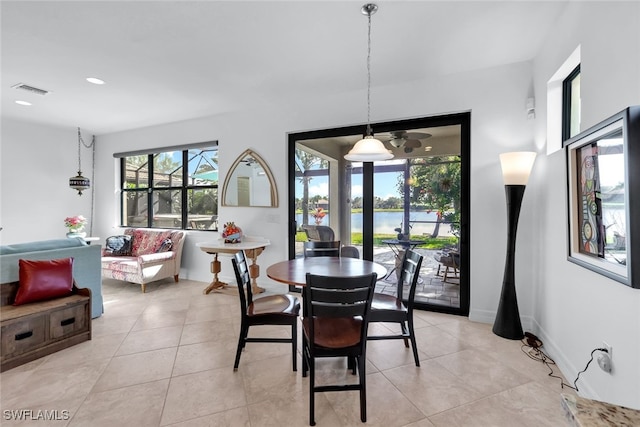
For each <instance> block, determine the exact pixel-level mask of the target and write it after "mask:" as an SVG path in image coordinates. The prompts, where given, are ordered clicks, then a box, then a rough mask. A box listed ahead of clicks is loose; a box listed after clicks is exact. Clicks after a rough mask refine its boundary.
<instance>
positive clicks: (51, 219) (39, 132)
mask: <svg viewBox="0 0 640 427" xmlns="http://www.w3.org/2000/svg"><path fill="white" fill-rule="evenodd" d="M82 138H83V139H84V141H85V142H86V143H87V144H89V143H90V142H91V133H90V131H88V130H83V131H82ZM81 155H82V173H83V176H85V177H88V178H90V177H91V150H89V149H86V148H84V147H82V148H81ZM77 172H78V130H77V129H75V128H52V127H49V126H39V125H34V124H31V123H25V122H19V121H11V120H5V119H4V118H3V119H2V142H1V148H0V194H1V197H0V203H1V205H0V226H1V227H2V231H1V232H0V242H1V243H2V244H3V245H6V244H11V243H20V242H29V241H34V240H48V239H59V238H65V234H66V232H67V229H66V228H65V226H64V219H65V218H66V217H68V216H75V215H83V216H84V217H85V218H90V215H91V193H90V192H86V193H83V195H82V196H78V192H77V191H75V190H72V189H71V188H69V178H70V177H72V176H76V175H77ZM90 226H91V224H87V227H86V229H85V231H89V228H90Z"/></svg>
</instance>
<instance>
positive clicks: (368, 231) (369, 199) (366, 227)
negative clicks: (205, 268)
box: [287, 112, 471, 316]
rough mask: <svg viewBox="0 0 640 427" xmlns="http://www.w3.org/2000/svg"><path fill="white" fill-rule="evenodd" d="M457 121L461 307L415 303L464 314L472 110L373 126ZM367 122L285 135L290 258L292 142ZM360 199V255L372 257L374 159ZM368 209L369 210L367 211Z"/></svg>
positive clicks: (359, 128)
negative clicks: (361, 220)
mask: <svg viewBox="0 0 640 427" xmlns="http://www.w3.org/2000/svg"><path fill="white" fill-rule="evenodd" d="M451 125H460V159H461V179H462V182H461V183H460V184H461V195H460V198H461V200H460V248H459V250H460V307H459V308H456V307H445V306H439V305H435V304H426V303H418V302H417V301H416V307H417V308H421V309H426V310H430V311H438V312H443V313H451V314H458V315H463V316H468V315H469V303H470V298H469V297H470V295H469V294H470V286H469V285H470V279H469V268H470V265H471V263H470V255H471V254H470V245H469V243H470V242H469V236H470V218H469V217H470V208H469V203H470V199H471V195H470V191H469V185H470V182H471V176H470V171H471V165H470V162H471V112H462V113H452V114H445V115H441V116H431V117H421V118H414V119H404V120H394V121H389V122H379V123H373V124H372V127H373V129H374V130H375V131H376V132H380V133H382V132H391V131H395V130H405V129H416V128H429V127H439V126H451ZM365 131H366V124H363V125H354V126H344V127H339V128H332V129H320V130H313V131H306V132H292V133H289V134H288V135H287V139H288V146H287V156H288V161H287V164H288V171H289V173H288V201H289V202H288V211H289V219H288V228H289V236H288V237H289V239H288V240H289V241H288V245H289V246H288V247H289V259H293V258H295V236H296V220H295V197H296V196H295V194H296V192H295V185H296V184H295V183H296V177H295V146H296V142H297V141H301V140H310V139H319V138H336V137H341V136H348V135H357V134H362V135H364V133H365ZM362 186H363V189H362V192H363V194H362V196H363V197H362V199H363V209H362V211H363V218H362V219H363V223H362V239H363V242H362V243H363V254H362V258H363V259H366V260H373V163H371V162H365V163H363V177H362ZM368 212H371V214H370V215H369V214H368Z"/></svg>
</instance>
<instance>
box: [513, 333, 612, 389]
mask: <svg viewBox="0 0 640 427" xmlns="http://www.w3.org/2000/svg"><path fill="white" fill-rule="evenodd" d="M542 346H543V344H542V341H540V339H539V338H538V337H536V336H535V335H533V334H532V333H531V332H525V336H524V338H523V339H522V346H521V347H520V349H521V350H522V352H523V353H524V354H526V355H527V356H529V358H531V359H533V360H535V361H538V362H542V363H543V364H544V365H545V366H546V367H547V368H548V369H549V374H548V375H549V376H550V377H552V378H558V379H559V380H560V387H561V388H564V387H569V388H570V389H573V390H575V391H579V390H578V384H577V383H578V379H579V378H580V374H582V373H583V372H585V371H586V370H587V369H588V368H589V365H590V364H591V362H593V354H594V353H595V352H596V351H602V352H605V353H608V351H607V349H606V348H596V349H594V350H593V351H592V352H591V358H590V359H589V361H588V362H587V366H585V367H584V369H583V370H582V371H580V372H578V375H577V376H576V379H575V381H574V382H573V386H570V385H569V384H567V383H565V382H564V379H563V378H562V377H561V376H558V375H555V373H554V371H553V368H552V367H551V366H552V365H556V362H555V361H554V360H553V359H552V358H551V357H549V356H548V355H547V354H546V353H545V352H544V351H542V350H541V347H542ZM525 349H528V350H525Z"/></svg>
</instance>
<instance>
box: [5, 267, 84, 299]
mask: <svg viewBox="0 0 640 427" xmlns="http://www.w3.org/2000/svg"><path fill="white" fill-rule="evenodd" d="M18 267H19V273H18V274H19V278H20V279H19V280H20V284H19V286H18V292H17V293H16V299H15V301H14V302H13V305H21V304H26V303H29V302H36V301H42V300H47V299H51V298H57V297H63V296H67V295H69V294H70V293H71V291H72V288H73V258H61V259H50V260H42V261H31V260H26V259H21V260H18Z"/></svg>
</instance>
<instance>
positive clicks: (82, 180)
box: [69, 128, 96, 196]
mask: <svg viewBox="0 0 640 427" xmlns="http://www.w3.org/2000/svg"><path fill="white" fill-rule="evenodd" d="M95 142H96V137H95V135H94V136H93V139H92V140H91V144H89V145H87V144H85V143H84V141H83V140H82V135H81V134H80V128H78V175H77V176H72V177H71V178H69V187H71V188H72V189H74V190H76V191H77V192H78V196H82V192H83V191H84V190H87V189H88V188H89V187H90V186H91V180H90V179H89V178H86V177H84V176H82V163H81V156H80V144H81V143H82V145H84V146H85V147H87V148H91V147H95ZM94 150H95V148H94ZM94 152H95V151H94Z"/></svg>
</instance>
